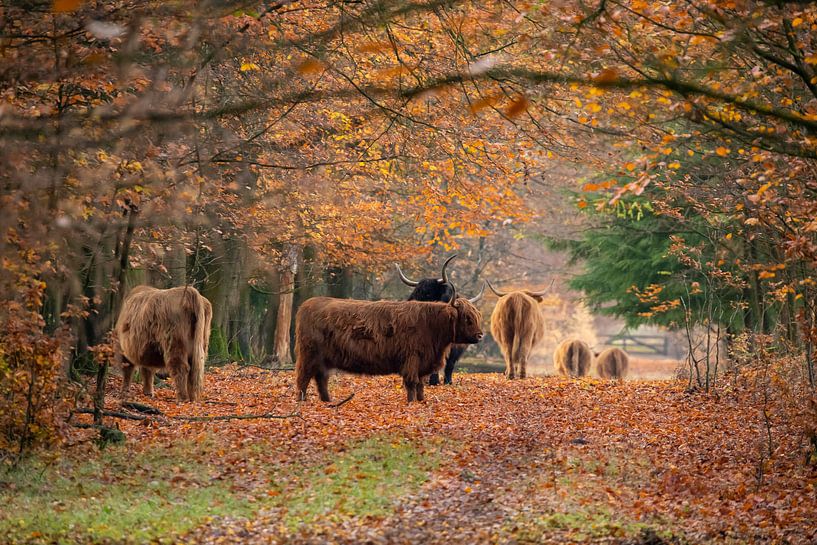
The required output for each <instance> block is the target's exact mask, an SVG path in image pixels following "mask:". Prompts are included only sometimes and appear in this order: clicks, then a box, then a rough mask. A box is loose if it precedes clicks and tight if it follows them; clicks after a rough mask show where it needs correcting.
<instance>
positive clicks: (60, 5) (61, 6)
mask: <svg viewBox="0 0 817 545" xmlns="http://www.w3.org/2000/svg"><path fill="white" fill-rule="evenodd" d="M80 4H82V0H54V4H53V5H52V6H51V11H53V12H54V13H69V12H71V11H76V10H77V9H79V6H80Z"/></svg>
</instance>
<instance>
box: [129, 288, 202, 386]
mask: <svg viewBox="0 0 817 545" xmlns="http://www.w3.org/2000/svg"><path fill="white" fill-rule="evenodd" d="M212 318H213V310H212V306H211V305H210V301H208V300H207V299H206V298H204V297H203V296H202V295H201V294H199V292H198V291H197V290H196V289H195V288H193V287H189V286H187V287H178V288H170V289H166V290H160V289H156V288H152V287H150V286H137V287H135V288H133V290H131V292H130V293H129V294H128V296H127V297H126V298H125V300H124V301H123V303H122V311H121V312H120V314H119V319H118V321H117V323H116V345H115V346H116V355H115V357H116V359H117V360H120V361H121V363H122V370H123V375H124V381H123V384H122V392H123V394H127V391H128V388H129V387H130V383H131V378H132V377H133V371H134V369H135V368H136V367H139V372H140V374H141V375H142V384H143V390H144V393H145V395H147V396H153V375H154V374H155V373H156V371H158V370H161V369H167V370H168V371H169V372H170V375H171V376H172V377H173V381H174V383H175V385H176V397H177V398H178V400H179V401H196V400H197V399H199V398H200V397H201V393H202V388H203V387H204V364H205V361H206V359H207V349H208V346H209V342H210V322H211V321H212Z"/></svg>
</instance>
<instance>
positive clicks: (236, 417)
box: [170, 411, 303, 422]
mask: <svg viewBox="0 0 817 545" xmlns="http://www.w3.org/2000/svg"><path fill="white" fill-rule="evenodd" d="M170 418H172V419H174V420H184V421H185V422H216V421H221V420H255V419H285V418H301V419H303V417H302V416H301V412H300V411H295V412H292V413H289V414H275V413H260V414H224V415H217V416H171V417H170Z"/></svg>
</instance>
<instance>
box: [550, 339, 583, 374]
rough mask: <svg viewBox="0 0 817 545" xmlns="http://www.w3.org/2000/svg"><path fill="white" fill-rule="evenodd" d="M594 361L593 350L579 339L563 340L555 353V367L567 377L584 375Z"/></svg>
mask: <svg viewBox="0 0 817 545" xmlns="http://www.w3.org/2000/svg"><path fill="white" fill-rule="evenodd" d="M592 363H593V352H592V351H591V350H590V347H589V346H588V345H587V343H586V342H584V341H580V340H578V339H568V340H566V341H562V343H561V344H560V345H559V346H558V347H556V351H555V352H554V353H553V367H554V368H555V369H556V372H557V373H559V374H561V375H564V376H566V377H583V376H584V375H586V374H587V373H588V372H589V371H590V365H591V364H592Z"/></svg>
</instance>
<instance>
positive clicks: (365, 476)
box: [286, 436, 439, 528]
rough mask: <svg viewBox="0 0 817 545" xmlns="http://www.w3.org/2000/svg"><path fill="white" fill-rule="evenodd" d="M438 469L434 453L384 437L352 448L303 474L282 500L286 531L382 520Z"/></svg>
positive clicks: (372, 439) (434, 451)
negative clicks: (318, 523)
mask: <svg viewBox="0 0 817 545" xmlns="http://www.w3.org/2000/svg"><path fill="white" fill-rule="evenodd" d="M438 464H439V455H438V454H437V451H436V450H421V449H419V448H418V447H417V446H415V445H414V444H413V443H411V442H410V441H406V440H404V439H394V438H389V437H387V436H383V437H375V438H371V439H367V440H365V441H363V442H361V443H358V444H357V445H355V446H354V447H353V448H351V449H349V450H347V451H346V452H344V453H342V454H340V455H339V456H337V458H336V459H334V460H333V461H332V462H331V463H328V464H326V465H324V466H323V467H321V468H318V469H310V470H309V471H306V472H304V474H303V475H302V477H301V478H300V479H299V482H298V487H297V489H295V490H294V491H292V492H290V493H289V494H288V495H287V496H288V497H287V502H286V503H287V512H288V515H287V520H286V523H287V526H288V527H290V528H294V527H297V526H298V525H300V524H308V523H311V522H314V521H316V520H319V519H322V520H335V519H340V518H346V517H350V516H358V517H367V516H385V515H387V514H389V513H390V512H391V511H392V507H393V505H394V502H395V500H396V499H398V498H400V497H403V496H406V495H408V494H410V493H412V492H414V491H416V490H418V489H419V488H420V486H421V485H422V484H423V483H424V482H425V481H426V480H427V479H428V474H429V472H430V471H431V470H432V469H433V468H435V467H436V466H437V465H438Z"/></svg>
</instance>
